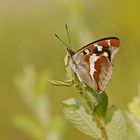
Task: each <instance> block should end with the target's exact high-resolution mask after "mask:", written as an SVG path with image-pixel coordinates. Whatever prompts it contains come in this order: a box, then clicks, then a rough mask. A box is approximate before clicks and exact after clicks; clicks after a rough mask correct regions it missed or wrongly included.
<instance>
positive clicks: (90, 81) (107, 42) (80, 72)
mask: <svg viewBox="0 0 140 140" xmlns="http://www.w3.org/2000/svg"><path fill="white" fill-rule="evenodd" d="M119 45H120V41H119V39H118V38H116V37H109V38H104V39H101V40H97V41H95V42H93V43H90V44H88V45H86V46H84V47H83V48H81V49H79V50H78V51H77V52H76V53H75V52H73V51H72V50H71V49H70V48H68V49H67V51H68V54H69V64H70V67H71V68H72V70H73V71H74V73H75V74H76V75H77V77H78V79H79V80H80V82H82V83H83V84H84V85H88V86H90V87H91V88H92V89H93V90H94V91H95V92H96V93H101V92H102V91H104V90H105V87H106V85H107V83H108V81H109V79H110V78H111V75H112V65H113V62H114V59H115V57H116V55H117V53H118V51H119Z"/></svg>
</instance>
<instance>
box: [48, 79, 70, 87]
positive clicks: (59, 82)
mask: <svg viewBox="0 0 140 140" xmlns="http://www.w3.org/2000/svg"><path fill="white" fill-rule="evenodd" d="M49 83H51V84H53V85H55V86H66V87H69V86H72V82H71V81H68V82H67V81H66V82H61V81H56V80H51V81H49Z"/></svg>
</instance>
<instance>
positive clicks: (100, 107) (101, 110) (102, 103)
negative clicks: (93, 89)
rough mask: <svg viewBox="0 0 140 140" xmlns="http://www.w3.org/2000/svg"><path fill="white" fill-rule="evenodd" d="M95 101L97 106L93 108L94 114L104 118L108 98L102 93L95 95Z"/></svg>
mask: <svg viewBox="0 0 140 140" xmlns="http://www.w3.org/2000/svg"><path fill="white" fill-rule="evenodd" d="M96 99H97V102H98V104H97V105H96V107H95V113H96V115H98V116H99V117H103V118H104V117H105V114H106V111H107V107H108V97H107V95H106V93H105V92H102V93H100V94H97V96H96Z"/></svg>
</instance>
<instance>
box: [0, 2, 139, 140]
mask: <svg viewBox="0 0 140 140" xmlns="http://www.w3.org/2000/svg"><path fill="white" fill-rule="evenodd" d="M65 24H68V27H69V31H70V36H71V40H72V48H73V50H77V49H79V48H80V47H82V46H84V45H86V44H87V43H90V42H93V41H94V40H97V39H100V38H104V37H108V36H115V37H119V38H120V40H121V48H120V52H119V54H118V56H117V58H116V61H115V65H114V72H113V75H112V79H111V81H110V82H109V84H108V86H107V88H106V92H107V94H108V96H109V102H110V104H115V105H117V106H119V107H120V108H121V109H123V110H127V105H128V103H129V102H130V101H131V100H132V98H133V97H134V96H135V95H137V93H138V86H139V84H140V72H139V71H140V1H139V0H133V1H132V0H123V1H122V0H116V1H112V0H77V1H76V0H71V1H68V0H59V1H58V0H12V1H11V0H1V1H0V139H1V140H16V139H20V140H24V139H26V140H32V139H33V138H32V137H30V136H28V135H27V134H26V133H24V132H22V131H21V130H19V129H18V128H17V127H15V126H14V125H13V123H11V120H12V117H13V116H14V115H15V114H20V113H24V114H28V115H30V114H32V113H31V112H30V111H29V109H28V107H27V106H26V105H25V102H24V101H23V99H22V96H21V94H20V91H19V90H18V88H17V85H16V84H15V79H16V78H15V77H16V76H17V75H18V74H21V73H22V72H23V69H24V68H25V67H26V66H27V65H32V66H33V67H34V68H35V71H36V72H37V74H38V73H39V72H40V71H44V70H47V72H48V78H50V79H58V80H64V79H65V67H64V62H63V59H64V56H65V54H66V49H65V48H64V47H63V45H62V44H61V43H60V42H59V41H58V40H57V39H56V38H55V37H54V34H55V33H57V34H58V35H59V36H60V37H61V38H62V39H63V40H65V41H66V42H67V36H66V31H65V27H64V25H65ZM46 94H47V97H48V98H49V102H50V108H51V112H52V116H60V117H62V118H63V113H62V105H61V102H62V100H64V99H67V98H69V97H79V95H78V93H77V92H76V90H75V89H73V88H65V87H55V86H52V85H49V84H48V85H47V90H46ZM63 119H64V118H63ZM65 123H66V126H65V127H66V128H65V133H64V134H63V136H62V139H67V140H70V139H79V138H82V140H88V139H89V140H90V138H89V137H88V136H85V135H84V134H82V133H80V132H79V131H77V129H75V128H74V127H73V126H72V125H71V124H70V123H69V122H65Z"/></svg>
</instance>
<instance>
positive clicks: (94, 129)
mask: <svg viewBox="0 0 140 140" xmlns="http://www.w3.org/2000/svg"><path fill="white" fill-rule="evenodd" d="M65 66H66V71H67V73H66V80H65V81H64V82H60V81H55V80H53V81H50V83H51V84H54V85H57V86H68V87H69V86H74V87H75V88H76V89H77V90H78V92H79V94H80V95H81V99H80V100H79V99H74V98H70V99H67V100H65V101H63V102H62V104H63V111H64V115H65V117H66V119H67V120H69V121H70V122H71V123H72V124H73V125H74V126H75V127H76V128H78V129H79V130H80V131H81V132H83V133H84V134H86V135H89V136H91V137H92V138H93V139H95V140H125V138H126V129H127V125H126V121H125V118H124V116H123V113H122V111H121V110H120V109H119V108H117V107H116V106H114V105H112V106H110V107H108V97H107V95H106V93H105V92H102V93H101V94H96V93H95V92H94V91H93V90H92V89H91V88H90V87H88V86H86V87H85V86H83V84H82V83H80V82H79V80H78V78H77V76H76V75H75V73H74V72H73V71H72V69H71V67H70V66H69V64H68V56H66V58H65Z"/></svg>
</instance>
